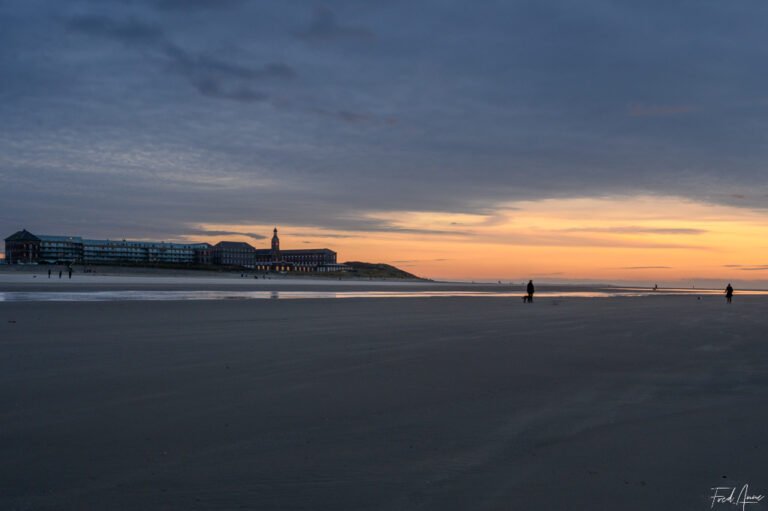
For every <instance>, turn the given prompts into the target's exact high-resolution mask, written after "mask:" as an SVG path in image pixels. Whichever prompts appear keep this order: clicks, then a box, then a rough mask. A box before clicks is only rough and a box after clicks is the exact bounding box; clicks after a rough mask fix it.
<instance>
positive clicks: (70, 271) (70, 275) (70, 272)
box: [69, 268, 72, 279]
mask: <svg viewBox="0 0 768 511" xmlns="http://www.w3.org/2000/svg"><path fill="white" fill-rule="evenodd" d="M69 278H70V279H71V278H72V268H70V269H69Z"/></svg>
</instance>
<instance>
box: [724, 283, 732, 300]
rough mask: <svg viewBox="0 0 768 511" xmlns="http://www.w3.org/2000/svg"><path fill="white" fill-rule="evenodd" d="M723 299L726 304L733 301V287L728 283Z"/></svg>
mask: <svg viewBox="0 0 768 511" xmlns="http://www.w3.org/2000/svg"><path fill="white" fill-rule="evenodd" d="M725 299H726V300H727V301H728V303H731V302H732V301H733V286H731V284H730V283H729V284H728V287H726V288H725Z"/></svg>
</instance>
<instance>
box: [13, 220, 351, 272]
mask: <svg viewBox="0 0 768 511" xmlns="http://www.w3.org/2000/svg"><path fill="white" fill-rule="evenodd" d="M5 259H6V263H8V264H41V263H42V264H73V263H77V264H136V265H142V264H144V265H158V264H159V265H179V266H184V265H187V266H193V265H194V266H200V265H202V266H207V265H214V266H226V267H236V268H248V269H254V270H259V271H300V272H315V271H319V272H329V271H343V270H347V269H349V268H348V267H347V266H346V265H343V264H338V263H337V262H336V252H334V251H333V250H329V249H327V248H318V249H305V250H281V249H280V238H279V237H278V236H277V228H275V230H274V232H273V236H272V245H271V247H270V248H266V249H257V248H254V247H252V246H251V245H250V244H248V243H244V242H240V241H220V242H219V243H217V244H216V245H211V244H209V243H166V242H157V241H126V240H91V239H84V238H81V237H79V236H47V235H42V234H32V233H31V232H29V231H27V230H26V229H24V230H21V231H18V232H16V233H14V234H12V235H11V236H9V237H7V238H5Z"/></svg>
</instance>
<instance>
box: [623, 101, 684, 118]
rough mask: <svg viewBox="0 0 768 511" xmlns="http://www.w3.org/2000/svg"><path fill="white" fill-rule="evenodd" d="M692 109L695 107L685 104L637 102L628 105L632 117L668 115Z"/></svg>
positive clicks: (679, 113)
mask: <svg viewBox="0 0 768 511" xmlns="http://www.w3.org/2000/svg"><path fill="white" fill-rule="evenodd" d="M694 111H696V108H694V107H692V106H687V105H643V104H639V103H633V104H631V105H629V115H631V116H632V117H668V116H673V115H681V114H687V113H691V112H694Z"/></svg>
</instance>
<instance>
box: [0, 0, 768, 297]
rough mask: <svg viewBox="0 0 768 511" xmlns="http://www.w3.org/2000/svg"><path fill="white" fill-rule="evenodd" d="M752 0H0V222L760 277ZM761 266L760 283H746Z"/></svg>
mask: <svg viewBox="0 0 768 511" xmlns="http://www.w3.org/2000/svg"><path fill="white" fill-rule="evenodd" d="M766 15H768V4H766V3H765V2H763V1H756V0H755V1H753V0H743V1H739V2H722V1H718V2H714V1H708V0H695V1H694V0H690V1H664V2H661V1H653V0H651V1H645V2H629V1H627V2H621V1H618V2H617V1H608V0H579V1H566V0H560V1H551V2H547V1H494V0H491V1H481V2H468V1H456V0H420V1H414V0H410V1H404V0H388V1H364V0H329V1H321V2H312V1H303V0H296V1H286V0H277V1H266V0H262V1H248V0H187V1H184V0H68V1H66V2H62V1H60V0H0V119H2V136H0V234H2V236H1V237H5V236H7V235H9V234H11V233H13V232H15V231H17V230H19V229H21V228H26V229H28V230H30V231H32V232H34V233H38V234H72V235H80V236H84V237H90V238H101V237H112V238H133V239H154V240H167V241H169V240H204V241H211V242H216V241H219V240H221V239H241V240H244V241H249V242H250V243H252V244H253V245H254V246H256V247H266V246H267V244H268V241H269V240H268V238H269V236H270V235H271V230H272V228H273V227H274V226H278V228H279V229H280V233H281V239H282V243H283V246H284V247H285V248H302V247H319V246H323V247H329V248H332V249H334V250H336V251H337V252H338V253H339V259H340V260H341V261H350V260H363V261H371V262H386V263H390V264H394V265H396V266H399V267H402V268H403V269H405V270H407V271H411V272H413V273H416V274H418V275H421V276H425V277H431V278H457V279H459V278H460V279H516V280H520V279H525V278H537V279H544V280H592V281H594V280H598V281H610V282H620V281H630V282H640V283H642V282H648V283H652V282H657V281H658V282H676V283H688V282H704V281H711V282H712V283H713V285H714V284H717V283H718V282H720V281H724V280H734V281H750V282H752V284H753V285H761V283H762V281H764V280H765V279H768V255H766V254H768V251H766V248H768V247H767V245H768V208H767V207H768V168H766V162H768V66H766V65H765V62H766V57H768V44H766V35H765V23H764V21H765V19H766ZM766 285H768V283H766Z"/></svg>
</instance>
